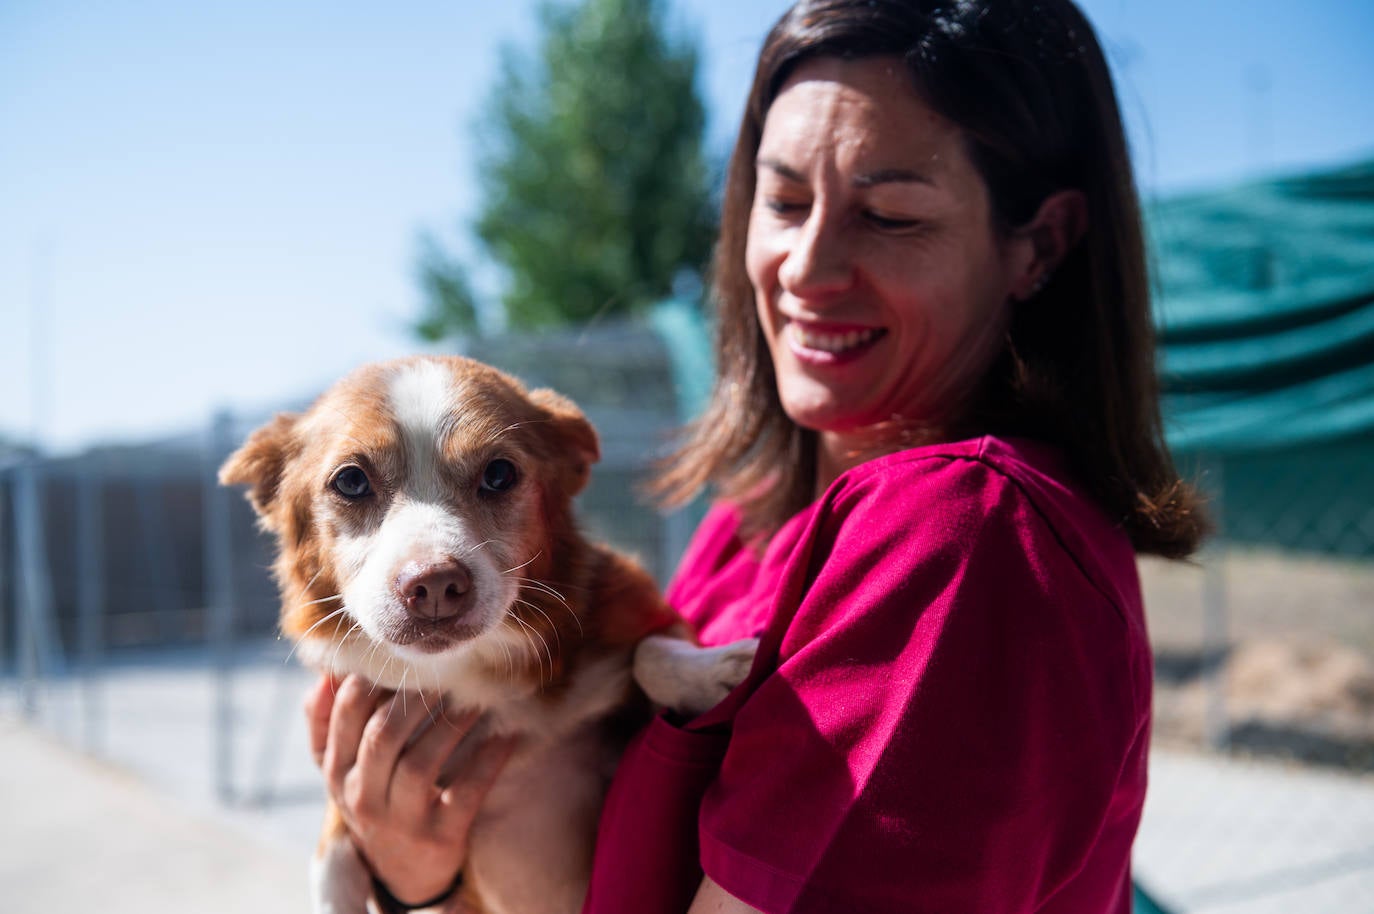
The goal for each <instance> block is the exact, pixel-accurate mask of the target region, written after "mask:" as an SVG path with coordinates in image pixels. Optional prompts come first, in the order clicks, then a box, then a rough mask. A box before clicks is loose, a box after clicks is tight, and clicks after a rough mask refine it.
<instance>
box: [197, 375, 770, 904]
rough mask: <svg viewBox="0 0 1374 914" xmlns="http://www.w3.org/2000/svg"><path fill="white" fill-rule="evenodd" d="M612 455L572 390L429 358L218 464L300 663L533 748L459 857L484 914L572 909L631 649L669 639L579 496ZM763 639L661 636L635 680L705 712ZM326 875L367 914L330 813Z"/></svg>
mask: <svg viewBox="0 0 1374 914" xmlns="http://www.w3.org/2000/svg"><path fill="white" fill-rule="evenodd" d="M598 456H599V450H598V442H597V438H596V434H595V432H594V431H593V430H592V427H591V426H590V424H588V422H587V420H586V419H585V418H584V417H583V415H582V414H581V413H580V412H579V411H578V410H577V408H576V407H575V406H574V405H573V404H572V403H571V402H570V401H568V400H567V399H566V398H564V397H562V396H559V395H558V394H555V393H553V392H552V391H548V390H535V391H531V392H527V391H525V389H524V388H523V387H522V386H521V385H520V384H519V383H518V382H516V381H515V380H514V379H512V378H510V377H508V376H506V375H504V374H502V373H500V372H498V371H497V370H495V369H493V368H491V367H489V366H486V365H482V364H480V363H477V362H474V361H471V360H469V359H462V358H457V357H451V358H414V359H407V360H401V361H397V362H389V363H383V364H378V365H371V366H367V367H364V368H362V369H360V370H359V371H357V372H355V373H354V374H352V375H350V376H348V377H347V378H345V379H344V380H343V381H341V382H339V384H337V385H336V386H335V387H333V388H332V389H330V390H329V391H328V392H327V393H325V394H324V396H322V397H321V398H320V399H319V400H318V401H317V402H316V403H315V404H314V405H313V406H312V407H311V408H310V409H309V410H308V411H306V412H305V413H303V414H301V415H299V416H295V415H282V416H278V417H277V418H276V419H275V420H274V421H273V422H271V423H270V424H268V425H266V426H265V427H263V428H261V429H259V430H258V431H256V432H255V433H253V435H252V436H250V438H249V439H248V441H247V442H246V443H245V444H244V445H243V447H242V448H241V449H240V450H239V451H238V452H236V453H235V454H233V455H232V456H231V457H230V458H229V460H228V462H226V463H225V465H224V467H223V468H222V470H221V473H220V479H221V481H222V482H224V483H225V484H236V483H237V484H247V485H248V486H249V492H248V497H249V500H250V501H251V503H252V505H253V507H254V508H255V509H256V510H257V512H258V514H259V515H260V517H261V522H262V525H263V526H264V527H265V528H266V529H268V530H270V531H271V532H273V533H274V534H276V536H277V538H278V541H279V547H280V552H279V557H278V560H277V563H276V575H277V579H278V583H279V585H280V588H281V592H282V622H281V624H282V630H283V631H284V632H285V633H286V634H287V635H288V636H290V637H291V638H293V639H295V640H296V641H297V644H298V648H297V649H298V651H299V652H300V654H301V655H302V656H303V657H304V659H305V660H306V662H307V663H309V664H311V665H313V666H315V667H316V668H318V669H320V670H322V671H328V672H331V673H334V674H345V673H357V674H360V675H362V676H363V677H365V678H367V679H369V680H371V681H372V682H374V683H377V684H378V685H380V686H383V687H386V688H391V689H402V688H405V689H417V690H423V691H426V692H429V693H431V694H432V693H443V694H444V695H445V696H446V698H445V701H446V704H448V705H449V706H453V707H458V708H471V709H478V710H481V711H482V712H484V717H483V723H482V725H481V728H483V732H485V733H502V734H515V735H518V736H519V737H520V739H519V741H518V744H517V745H518V748H517V749H516V751H515V754H514V755H513V756H512V757H511V759H510V761H509V762H508V763H507V765H506V767H505V768H504V769H503V770H502V773H501V775H500V776H499V777H498V779H497V781H496V783H495V784H494V786H493V788H492V790H491V791H490V793H489V794H488V795H487V798H486V800H485V801H484V805H483V808H482V811H481V812H480V813H479V816H478V818H477V820H476V822H475V823H474V825H473V828H472V832H471V835H470V839H469V853H468V857H467V859H466V860H465V861H463V862H462V866H463V874H464V880H463V889H462V891H463V893H464V901H465V902H466V903H467V904H469V905H470V906H472V907H473V908H474V909H476V910H478V911H486V912H492V914H505V912H512V914H514V912H520V914H528V912H559V914H561V912H574V911H576V910H578V909H579V907H580V905H581V902H582V896H583V894H584V892H585V887H586V878H587V874H588V871H589V867H590V853H591V847H592V841H593V837H594V832H595V824H596V818H597V815H598V813H599V810H600V805H601V800H602V797H603V795H604V789H605V786H606V783H607V780H608V778H609V775H610V772H611V771H612V770H613V767H614V764H615V761H616V759H617V758H618V752H619V749H620V748H621V743H622V736H621V734H623V732H624V726H623V725H624V722H625V717H626V715H627V714H630V715H631V716H633V715H634V709H635V708H636V707H637V706H640V705H642V707H643V709H644V711H645V712H646V713H647V703H646V702H644V700H643V696H642V695H639V693H638V691H637V690H636V689H635V686H634V683H633V681H632V678H631V665H632V657H633V656H634V652H635V647H636V645H637V644H638V643H640V642H641V640H643V639H645V636H646V635H650V633H653V632H658V631H663V630H665V629H669V628H674V627H675V622H676V620H675V618H674V616H673V615H672V614H671V612H670V611H669V610H668V609H667V607H666V606H665V605H664V604H663V602H662V600H661V599H660V597H659V596H658V593H657V589H656V587H655V585H654V582H653V580H652V579H651V578H650V576H649V575H648V574H647V572H645V571H644V570H643V569H642V568H641V567H639V566H638V565H637V564H635V563H634V562H633V561H631V560H629V559H627V558H625V557H623V556H621V555H619V554H617V553H614V552H612V551H610V550H609V549H606V548H604V547H601V546H597V545H593V544H591V543H589V542H588V541H587V540H585V539H584V538H583V537H582V536H581V534H580V533H579V532H578V530H577V527H576V524H575V522H574V518H573V514H572V507H571V503H572V498H573V496H574V495H576V494H577V493H578V492H579V491H580V490H581V489H582V488H583V486H585V484H586V483H587V479H588V473H589V469H590V466H591V464H592V463H593V462H595V461H596V460H597V458H598ZM360 493H361V494H360ZM676 634H678V635H680V634H681V630H680V627H679V628H678V629H677V632H676ZM752 649H753V645H752V644H751V643H748V642H745V643H741V644H738V645H732V646H727V648H723V649H715V650H712V651H705V650H704V649H698V648H694V647H691V646H690V645H689V644H687V643H686V642H683V641H680V640H679V641H674V640H672V639H671V638H663V637H658V636H655V637H654V638H651V639H650V640H649V641H647V642H646V643H645V650H644V651H643V652H641V654H640V656H639V658H638V660H637V661H636V662H635V668H636V673H637V674H639V675H640V678H641V679H642V681H643V683H644V685H645V686H646V688H647V689H648V691H649V693H650V695H651V697H652V698H653V699H654V700H656V701H658V702H660V703H662V704H667V705H670V706H675V707H678V708H680V709H681V710H684V711H688V712H691V711H700V710H702V709H704V708H706V707H709V706H710V705H711V704H713V703H714V702H715V701H716V700H718V699H719V698H720V697H722V696H723V695H724V693H725V691H727V690H728V689H729V688H730V687H732V686H733V685H734V684H735V683H736V682H737V681H738V680H739V679H741V678H742V677H743V674H744V672H745V671H746V670H747V668H748V665H749V661H750V659H751V657H752ZM637 702H638V705H637ZM640 719H642V718H640ZM468 742H469V743H471V742H473V741H472V740H469V741H468ZM313 881H314V884H315V893H316V898H315V901H316V909H317V910H318V911H322V912H324V911H328V912H336V914H344V912H347V914H355V912H361V911H362V910H363V905H364V899H365V898H366V896H367V894H368V891H369V880H368V874H367V872H366V869H365V866H364V864H363V863H362V861H361V859H360V857H359V856H358V854H357V852H356V850H354V849H353V847H352V845H351V842H350V841H349V840H348V836H347V832H346V830H345V829H344V826H343V824H342V820H341V818H340V817H339V815H338V813H337V810H334V809H332V808H331V810H330V815H329V817H328V818H327V820H326V828H325V834H324V837H323V840H322V842H321V847H320V851H319V854H318V856H317V858H316V861H315V878H314V880H313Z"/></svg>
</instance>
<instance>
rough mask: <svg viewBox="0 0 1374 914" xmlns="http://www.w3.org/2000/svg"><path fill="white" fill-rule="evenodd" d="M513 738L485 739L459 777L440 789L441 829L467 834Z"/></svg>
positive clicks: (512, 745) (512, 746) (438, 816)
mask: <svg viewBox="0 0 1374 914" xmlns="http://www.w3.org/2000/svg"><path fill="white" fill-rule="evenodd" d="M516 742H517V740H516V739H515V738H514V737H504V736H494V737H492V738H490V739H488V740H487V741H486V742H485V743H483V744H482V745H481V747H479V748H478V750H477V751H476V752H475V753H473V756H472V760H471V761H470V762H469V763H468V766H467V768H466V769H464V771H463V772H462V773H461V774H460V775H459V777H458V779H456V780H455V781H454V782H453V783H451V784H449V785H448V786H447V787H445V788H444V789H443V790H442V791H441V792H440V794H439V805H438V808H437V813H436V822H435V825H436V827H437V828H438V829H439V830H440V831H441V832H443V833H445V834H449V835H455V836H463V837H465V836H466V834H467V831H468V828H469V827H470V826H471V825H472V820H473V819H474V818H476V817H477V810H478V809H479V808H480V807H481V805H482V800H483V799H484V798H485V797H486V795H487V792H488V791H489V790H491V786H492V784H494V783H496V778H497V777H498V776H499V775H500V774H501V771H502V769H504V768H505V767H506V762H508V761H510V756H511V753H512V752H513V751H514V750H515V746H516Z"/></svg>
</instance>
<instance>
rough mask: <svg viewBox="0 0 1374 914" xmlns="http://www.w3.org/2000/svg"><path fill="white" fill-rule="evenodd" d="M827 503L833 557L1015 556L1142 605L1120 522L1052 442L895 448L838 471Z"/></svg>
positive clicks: (1126, 604) (1127, 607)
mask: <svg viewBox="0 0 1374 914" xmlns="http://www.w3.org/2000/svg"><path fill="white" fill-rule="evenodd" d="M824 501H825V504H824V513H825V514H826V516H827V520H828V523H827V526H828V527H829V528H830V533H831V535H832V536H834V537H835V538H836V542H835V544H834V545H835V547H837V548H836V552H835V554H838V555H844V554H846V553H848V552H852V551H853V547H857V548H858V549H859V550H860V551H872V550H879V551H881V554H882V555H883V556H884V557H885V560H887V561H894V560H895V561H898V562H901V561H902V560H903V559H902V557H903V556H906V557H907V559H908V560H909V561H910V562H913V563H921V564H929V563H930V561H932V560H934V559H935V558H937V557H943V558H945V559H947V560H949V561H951V562H956V563H958V564H961V565H962V564H963V562H962V558H963V557H965V556H967V555H969V554H971V553H973V552H975V551H977V552H979V553H980V554H983V555H989V556H999V557H1000V558H999V564H1000V565H1001V566H1002V570H1005V571H1010V570H1011V568H1010V567H1009V566H1010V565H1011V564H1012V563H1023V562H1031V563H1036V564H1044V565H1050V566H1059V565H1064V564H1067V565H1071V566H1073V567H1076V568H1077V569H1078V571H1079V572H1080V573H1081V574H1082V575H1083V576H1085V577H1086V578H1087V579H1088V581H1089V582H1091V584H1092V585H1093V586H1094V588H1096V589H1097V590H1099V591H1100V592H1101V593H1102V595H1103V596H1104V597H1105V598H1106V599H1107V600H1108V601H1109V602H1111V603H1112V604H1113V605H1114V606H1116V607H1117V609H1118V611H1120V612H1122V614H1123V615H1128V616H1134V615H1137V614H1138V612H1139V610H1138V608H1137V607H1138V604H1139V592H1138V591H1139V585H1138V583H1137V580H1136V576H1135V575H1136V572H1135V553H1134V551H1133V549H1132V548H1131V545H1130V540H1129V538H1128V537H1127V535H1126V533H1125V530H1124V528H1123V527H1122V526H1121V524H1119V523H1117V522H1114V521H1113V520H1112V519H1111V518H1110V517H1109V516H1108V515H1107V513H1106V512H1105V511H1104V510H1103V509H1102V508H1101V506H1100V505H1098V504H1097V502H1096V501H1095V500H1094V499H1093V498H1092V497H1091V496H1090V495H1089V494H1088V493H1087V491H1086V490H1085V489H1084V488H1083V487H1082V486H1080V485H1079V483H1078V482H1077V481H1076V480H1075V479H1074V477H1073V474H1072V473H1071V472H1070V470H1069V468H1068V465H1067V462H1066V461H1065V460H1064V458H1063V456H1062V455H1061V454H1060V453H1059V451H1058V450H1057V449H1055V448H1054V447H1052V446H1050V445H1047V444H1043V443H1041V442H1036V441H1031V440H1027V439H1015V438H998V437H993V436H984V437H981V438H972V439H967V440H963V441H955V442H949V443H943V444H935V445H927V446H922V447H917V448H912V449H909V450H904V451H899V452H896V453H893V454H889V455H886V456H884V457H879V458H876V459H874V460H871V461H868V462H866V463H863V464H860V465H859V466H857V467H854V468H853V469H851V470H849V471H847V472H846V473H844V474H842V475H841V476H840V477H839V478H838V479H837V480H836V481H835V483H834V485H832V486H831V488H830V490H828V491H827V493H826V495H825V496H824ZM864 544H871V549H866V548H864ZM975 546H979V547H980V548H979V549H978V550H975V548H974V547H975ZM937 554H938V555H937Z"/></svg>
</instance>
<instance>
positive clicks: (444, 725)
mask: <svg viewBox="0 0 1374 914" xmlns="http://www.w3.org/2000/svg"><path fill="white" fill-rule="evenodd" d="M480 716H481V715H480V714H478V712H476V711H465V712H459V711H452V710H449V709H444V710H443V711H442V713H440V715H439V716H438V717H437V718H435V720H434V723H433V724H431V725H430V726H428V727H427V728H426V729H425V730H424V731H423V732H421V733H420V735H419V737H418V738H416V740H415V741H414V742H413V743H412V744H411V745H410V746H409V747H408V748H406V749H405V751H404V753H403V754H402V755H401V758H400V761H399V763H398V764H397V767H396V776H395V778H394V779H393V780H392V782H391V793H390V802H391V803H392V804H393V805H404V806H406V807H408V808H409V809H410V810H412V811H413V812H416V813H419V812H422V811H423V810H426V809H428V808H429V807H430V806H431V805H432V804H433V803H434V801H435V799H436V798H437V796H438V793H439V791H438V789H437V788H438V784H439V775H440V773H441V772H442V771H443V768H444V764H445V763H446V762H447V761H448V760H449V759H450V758H452V756H453V752H454V750H456V749H457V748H458V744H459V743H461V742H462V741H463V739H464V738H465V737H466V736H467V735H468V734H469V733H471V732H472V729H473V727H474V726H476V724H477V721H478V719H479V718H480Z"/></svg>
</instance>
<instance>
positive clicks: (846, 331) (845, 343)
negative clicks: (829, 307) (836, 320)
mask: <svg viewBox="0 0 1374 914" xmlns="http://www.w3.org/2000/svg"><path fill="white" fill-rule="evenodd" d="M782 333H783V338H784V339H786V341H787V345H788V347H789V348H790V349H791V350H792V353H793V355H795V356H796V357H797V358H798V359H800V360H802V361H805V362H808V363H810V364H813V365H818V366H820V365H839V364H842V363H846V362H850V361H853V360H854V359H857V358H859V357H861V356H863V355H865V354H867V353H869V352H870V351H871V350H872V349H873V347H874V346H875V345H876V344H877V342H878V341H879V340H881V339H882V338H883V337H884V336H886V335H887V331H886V330H885V329H883V328H882V327H860V326H855V325H852V324H822V323H804V322H801V321H797V320H787V321H786V323H784V324H783V328H782Z"/></svg>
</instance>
